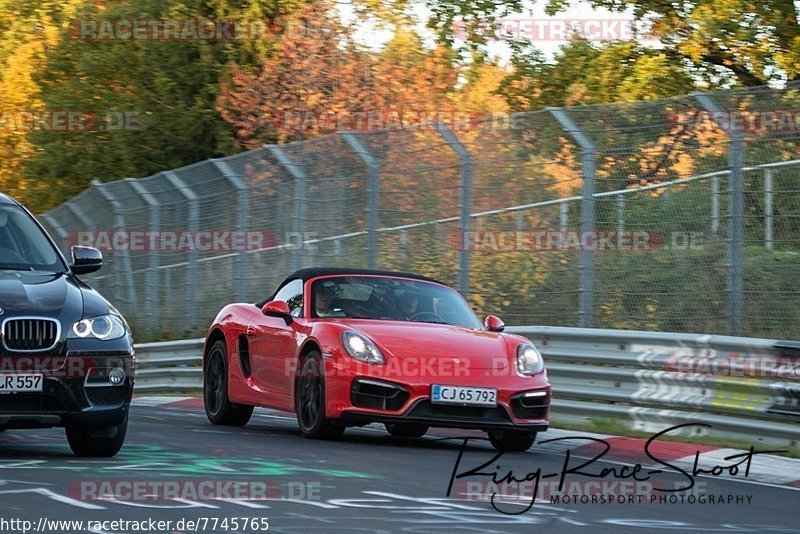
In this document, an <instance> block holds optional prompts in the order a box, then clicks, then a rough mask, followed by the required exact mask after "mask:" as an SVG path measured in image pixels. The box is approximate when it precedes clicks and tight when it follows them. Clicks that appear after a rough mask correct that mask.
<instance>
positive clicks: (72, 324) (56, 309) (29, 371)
mask: <svg viewBox="0 0 800 534" xmlns="http://www.w3.org/2000/svg"><path fill="white" fill-rule="evenodd" d="M72 257H73V262H72V264H68V263H67V261H66V260H65V259H64V257H63V256H62V254H61V252H60V251H59V250H58V248H57V247H56V246H55V244H54V243H53V241H52V240H51V239H50V237H49V236H48V235H47V233H46V232H45V231H44V229H43V228H42V227H41V225H39V223H38V222H37V221H36V219H34V218H33V216H32V215H31V214H30V213H29V212H28V211H27V210H26V209H25V208H23V207H22V206H21V205H20V204H18V203H17V202H15V201H14V200H12V199H11V198H9V197H7V196H5V195H3V194H0V325H2V327H1V328H0V432H2V431H4V430H7V429H17V428H45V427H55V426H63V427H64V428H65V429H66V434H67V440H68V441H69V446H70V448H71V449H72V451H73V452H74V453H75V454H76V455H78V456H114V455H115V454H116V453H117V452H118V451H119V450H120V448H121V447H122V444H123V442H124V441H125V433H126V430H127V427H128V411H129V409H130V402H131V396H132V395H133V381H134V366H135V360H134V351H133V339H132V337H131V333H130V329H129V328H128V325H127V323H126V322H125V320H124V319H123V318H122V316H121V315H120V314H119V312H118V311H117V310H116V309H115V308H114V307H113V306H112V305H111V304H109V303H108V302H107V301H106V300H105V299H104V298H103V297H101V296H100V294H99V293H97V292H96V291H94V290H93V289H92V288H90V287H89V286H87V285H86V284H85V283H83V282H81V281H80V280H79V279H78V277H77V275H80V274H87V273H91V272H94V271H96V270H98V269H99V268H100V267H101V266H102V264H103V256H102V255H101V254H100V252H99V251H98V250H96V249H93V248H89V247H73V248H72Z"/></svg>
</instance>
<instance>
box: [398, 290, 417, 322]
mask: <svg viewBox="0 0 800 534" xmlns="http://www.w3.org/2000/svg"><path fill="white" fill-rule="evenodd" d="M417 305H418V301H417V296H416V295H415V294H413V293H409V292H408V291H406V292H405V293H403V294H402V295H400V296H399V297H397V315H398V319H400V320H403V321H408V320H410V318H411V317H413V316H414V314H415V313H416V312H417Z"/></svg>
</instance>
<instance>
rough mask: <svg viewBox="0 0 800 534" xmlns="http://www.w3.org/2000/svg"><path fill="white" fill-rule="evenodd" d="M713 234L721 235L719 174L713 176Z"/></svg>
mask: <svg viewBox="0 0 800 534" xmlns="http://www.w3.org/2000/svg"><path fill="white" fill-rule="evenodd" d="M711 235H712V236H715V235H719V176H712V177H711Z"/></svg>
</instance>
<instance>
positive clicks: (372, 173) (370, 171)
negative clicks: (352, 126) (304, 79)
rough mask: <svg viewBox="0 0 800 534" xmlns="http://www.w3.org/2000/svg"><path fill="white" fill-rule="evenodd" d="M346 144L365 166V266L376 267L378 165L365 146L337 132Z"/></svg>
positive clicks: (378, 204)
mask: <svg viewBox="0 0 800 534" xmlns="http://www.w3.org/2000/svg"><path fill="white" fill-rule="evenodd" d="M339 135H341V136H342V139H344V141H345V142H346V143H347V144H348V146H349V147H350V149H351V150H352V151H353V152H355V153H356V155H358V157H359V158H361V161H363V162H364V165H366V166H367V243H366V245H365V248H366V254H367V266H368V267H369V268H370V269H375V268H377V267H378V225H379V224H380V220H379V214H380V212H379V209H380V187H381V184H380V170H381V168H380V165H379V164H378V162H377V160H376V159H375V158H373V157H372V154H370V153H369V151H368V150H367V148H366V147H365V146H364V145H363V144H362V143H361V141H359V140H358V138H357V137H356V136H355V135H354V134H352V133H347V132H343V133H341V134H339Z"/></svg>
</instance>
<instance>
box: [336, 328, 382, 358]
mask: <svg viewBox="0 0 800 534" xmlns="http://www.w3.org/2000/svg"><path fill="white" fill-rule="evenodd" d="M342 345H344V350H345V351H346V352H347V354H349V355H350V356H351V357H352V358H354V359H356V360H358V361H360V362H364V363H373V364H383V363H386V359H385V358H384V357H383V354H381V351H380V350H378V347H376V346H375V343H373V342H372V341H371V340H370V339H369V338H366V337H364V336H362V335H361V334H359V333H357V332H342Z"/></svg>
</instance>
